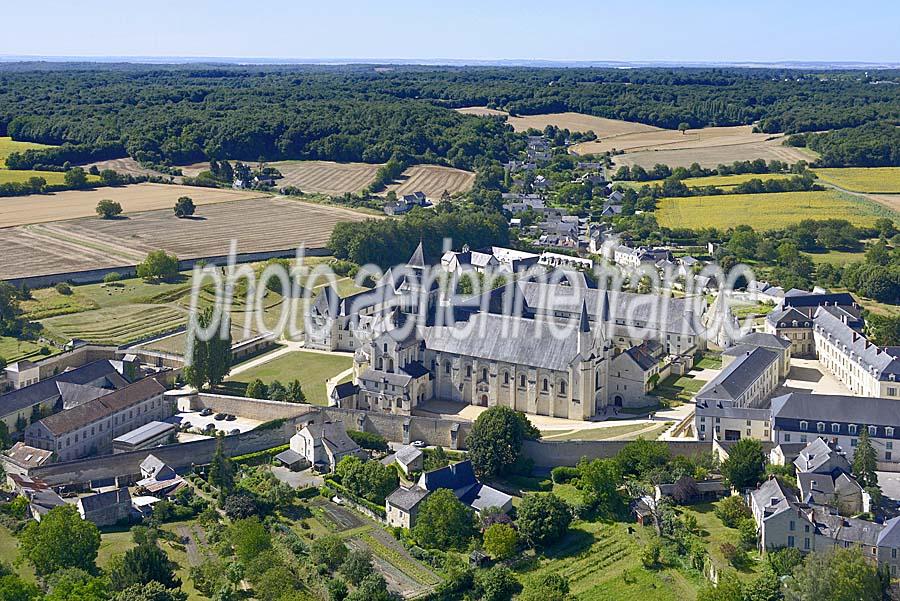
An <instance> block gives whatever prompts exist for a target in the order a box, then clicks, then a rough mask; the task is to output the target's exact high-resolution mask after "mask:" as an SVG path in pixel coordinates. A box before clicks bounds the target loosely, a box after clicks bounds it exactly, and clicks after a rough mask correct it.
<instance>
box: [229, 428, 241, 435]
mask: <svg viewBox="0 0 900 601" xmlns="http://www.w3.org/2000/svg"><path fill="white" fill-rule="evenodd" d="M240 433H241V431H240V430H238V429H237V428H235V429H234V430H231V431H230V432H229V433H228V435H229V436H234V435H235V434H240Z"/></svg>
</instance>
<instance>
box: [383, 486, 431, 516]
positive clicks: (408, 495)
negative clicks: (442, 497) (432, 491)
mask: <svg viewBox="0 0 900 601" xmlns="http://www.w3.org/2000/svg"><path fill="white" fill-rule="evenodd" d="M427 496H428V491H427V490H424V489H422V488H419V487H418V486H411V487H410V488H403V487H402V486H401V487H400V488H398V489H397V490H395V491H394V492H392V493H391V494H389V495H388V497H387V499H386V501H387V503H388V504H390V505H393V506H394V507H397V508H399V509H402V510H403V511H406V512H409V511H412V509H413V508H414V507H415V506H416V505H418V504H419V503H421V502H422V500H423V499H424V498H425V497H427Z"/></svg>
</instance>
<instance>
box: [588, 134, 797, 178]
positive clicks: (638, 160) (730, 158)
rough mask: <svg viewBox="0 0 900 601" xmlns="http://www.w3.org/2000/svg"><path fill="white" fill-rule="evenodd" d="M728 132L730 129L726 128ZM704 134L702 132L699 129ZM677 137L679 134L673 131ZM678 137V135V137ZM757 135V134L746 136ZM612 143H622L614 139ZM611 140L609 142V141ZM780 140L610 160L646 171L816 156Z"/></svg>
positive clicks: (729, 141) (727, 142)
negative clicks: (642, 168)
mask: <svg viewBox="0 0 900 601" xmlns="http://www.w3.org/2000/svg"><path fill="white" fill-rule="evenodd" d="M728 129H731V128H728ZM698 131H704V130H698ZM676 134H678V132H676ZM679 135H680V134H679ZM749 135H750V136H759V135H760V134H749ZM612 141H621V139H620V138H615V139H613V140H612ZM612 141H611V142H612ZM781 142H782V139H781V138H780V137H775V138H774V139H771V140H766V139H762V140H760V139H756V140H753V139H752V138H748V139H743V140H741V139H740V138H739V137H737V136H733V137H729V136H725V137H718V138H707V139H706V140H702V141H698V142H697V143H695V144H692V145H691V144H690V143H684V144H687V146H685V145H684V144H682V145H679V146H674V145H671V146H670V145H668V144H663V145H656V146H655V147H652V148H643V149H639V148H637V147H636V148H632V149H631V150H629V151H627V152H626V153H625V154H622V155H617V156H616V157H614V158H613V161H614V162H615V168H618V167H621V166H622V165H628V166H629V167H630V166H632V165H640V166H641V167H644V168H645V169H649V168H651V167H653V166H654V165H656V164H657V163H662V164H664V165H669V166H670V167H690V166H691V164H693V163H699V164H700V166H701V167H706V168H712V167H716V166H717V165H721V164H723V163H724V164H729V163H733V162H734V161H752V160H755V159H763V160H765V161H784V162H787V163H796V162H797V161H800V160H803V161H812V160H814V159H815V156H814V155H813V154H812V153H810V152H809V151H807V150H805V149H799V148H794V147H791V146H784V145H782V143H781ZM579 152H597V150H590V149H584V150H583V151H582V150H579Z"/></svg>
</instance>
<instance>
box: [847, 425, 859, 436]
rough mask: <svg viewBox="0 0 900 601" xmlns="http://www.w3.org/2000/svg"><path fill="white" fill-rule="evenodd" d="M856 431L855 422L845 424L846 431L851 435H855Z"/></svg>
mask: <svg viewBox="0 0 900 601" xmlns="http://www.w3.org/2000/svg"><path fill="white" fill-rule="evenodd" d="M856 431H857V425H856V424H850V425H849V426H847V432H848V433H849V434H850V435H851V436H856Z"/></svg>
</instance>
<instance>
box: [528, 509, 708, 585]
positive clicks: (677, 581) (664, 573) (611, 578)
mask: <svg viewBox="0 0 900 601" xmlns="http://www.w3.org/2000/svg"><path fill="white" fill-rule="evenodd" d="M628 527H629V526H628V525H627V524H622V523H611V522H591V523H588V522H578V523H576V524H574V525H573V527H572V529H571V531H570V532H569V534H568V535H567V536H566V537H565V538H564V539H563V540H562V541H560V542H559V543H558V544H556V545H554V546H553V547H551V548H549V549H547V551H546V552H545V553H544V554H543V555H542V556H540V557H536V556H530V557H526V558H525V559H523V560H521V561H518V562H516V563H514V564H513V566H512V568H513V570H514V571H515V572H516V574H517V576H518V578H519V580H520V581H521V582H522V583H523V585H524V586H525V588H526V590H527V589H528V587H529V585H530V583H531V582H533V581H535V580H536V579H537V578H538V577H540V576H543V575H545V574H560V575H562V576H564V577H566V578H568V580H569V586H570V587H571V592H572V594H573V595H574V596H575V598H576V599H578V600H579V601H600V600H601V599H604V600H605V599H623V600H629V601H630V600H645V599H654V600H660V601H690V600H692V599H696V597H697V583H695V582H692V581H691V580H690V579H689V578H688V577H686V576H685V575H684V574H682V573H680V572H678V571H677V570H674V569H661V570H658V571H652V570H647V569H645V568H644V567H643V566H642V565H641V561H640V546H641V545H642V544H643V543H644V542H646V540H647V539H649V537H650V530H649V529H642V528H641V527H640V526H632V529H633V532H632V533H629V532H628Z"/></svg>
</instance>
